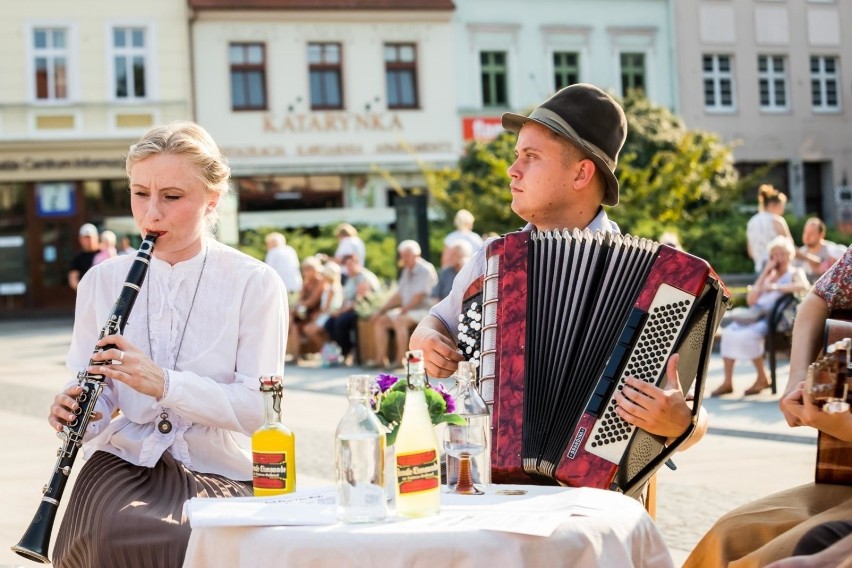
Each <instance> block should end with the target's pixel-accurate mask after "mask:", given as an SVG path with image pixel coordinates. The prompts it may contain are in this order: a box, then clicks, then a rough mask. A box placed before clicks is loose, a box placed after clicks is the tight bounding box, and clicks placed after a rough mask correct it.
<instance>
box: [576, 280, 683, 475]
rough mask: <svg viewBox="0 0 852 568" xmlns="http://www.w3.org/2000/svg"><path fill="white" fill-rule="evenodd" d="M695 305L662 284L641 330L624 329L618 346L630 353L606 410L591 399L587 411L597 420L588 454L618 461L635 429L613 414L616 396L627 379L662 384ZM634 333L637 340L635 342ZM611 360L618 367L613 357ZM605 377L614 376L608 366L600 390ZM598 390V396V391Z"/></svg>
mask: <svg viewBox="0 0 852 568" xmlns="http://www.w3.org/2000/svg"><path fill="white" fill-rule="evenodd" d="M694 301H695V297H694V296H692V295H690V294H688V293H686V292H683V291H682V290H679V289H677V288H674V287H672V286H669V285H668V284H662V285H661V286H660V288H659V290H658V291H657V294H656V296H655V297H654V300H653V302H652V303H651V306H650V308H649V310H648V313H647V317H646V318H645V322H644V325H643V326H642V328H641V330H637V329H631V327H630V326H627V327H626V328H625V330H624V333H623V334H622V337H621V338H620V339H619V343H621V344H622V345H623V346H625V347H626V346H629V345H632V351H631V352H630V355H629V356H628V357H627V360H626V363H625V364H624V365H623V371H622V372H621V373H620V375H619V377H618V380H617V382H616V386H615V389H613V390H611V391H610V392H611V393H612V394H611V396H610V398H609V401H608V403H607V404H606V405H605V407H604V408H603V409H601V408H600V404H599V400H600V399H598V400H596V399H595V396H593V397H592V400H591V402H590V405H589V408H588V410H589V412H590V413H591V414H595V415H597V416H598V420H597V421H596V422H595V426H594V428H593V430H592V432H591V435H590V436H589V438H588V440H587V442H586V447H585V450H586V451H587V452H589V453H591V454H594V455H597V456H599V457H601V458H603V459H605V460H607V461H610V462H613V463H618V462H619V461H620V460H621V458H622V456H623V455H624V453H625V449H626V447H627V445H628V444H629V443H630V439H631V436H632V435H633V432H634V431H635V430H636V427H635V426H633V425H631V424H628V423H627V422H625V421H624V420H623V419H622V418H621V417H620V416H619V415H618V414H617V413H616V412H615V408H616V406H617V405H616V403H615V395H616V394H617V393H618V392H619V391H621V389H622V388H623V387H624V382H625V380H626V379H627V377H628V376H633V377H635V378H637V379H640V380H643V381H645V382H648V383H651V384H658V383H659V382H660V381H661V380H665V369H666V362H667V361H668V359H669V357H671V355H672V352H673V351H674V348H675V342H676V339H677V338H678V336H679V335H680V333H681V330H682V329H683V327H684V325H685V324H686V323H687V316H688V315H689V313H690V308H691V307H692V304H693V302H694ZM636 333H638V338H636V339H634V337H635V335H636ZM617 351H618V349H617V350H616V352H617ZM611 360H614V361H615V362H616V363H618V358H617V355H616V354H615V353H614V354H613V357H611ZM621 360H622V361H623V360H624V359H623V358H622V359H621ZM618 366H621V365H620V364H619V365H618ZM608 373H613V371H611V370H610V368H609V366H607V371H605V372H604V377H603V378H602V380H601V385H599V387H602V386H603V385H606V387H610V386H611V385H612V374H610V376H609V377H608V376H607V374H608ZM598 390H599V392H600V390H601V389H600V388H599V389H598ZM606 390H609V388H607V389H606ZM598 396H599V395H598ZM595 406H597V408H595Z"/></svg>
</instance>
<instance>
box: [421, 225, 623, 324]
mask: <svg viewBox="0 0 852 568" xmlns="http://www.w3.org/2000/svg"><path fill="white" fill-rule="evenodd" d="M533 229H535V227H534V226H533V225H532V224H531V223H527V225H526V226H525V227H524V228H523V229H521V230H522V231H532V230H533ZM586 229H588V230H590V231H592V232H594V231H604V232H611V233H618V232H619V229H618V225H616V224H615V223H614V222H612V221H610V220H609V217H607V214H606V212H605V211H604V210H603V208H601V210H600V211H599V212H598V214H597V216H595V218H594V219H592V222H591V223H589V225H588V226H587V227H586ZM495 238H496V237H495ZM491 240H493V239H489V240H488V241H486V242H485V244H486V245H487V244H488V243H489V242H491ZM487 251H488V247H487V246H482V247H480V249H479V250H478V251H476V252H475V253H473V256H471V257H470V260H469V261H468V262H467V263H465V265H464V266H462V269H461V270H460V271H459V273H458V274H456V278H455V280H453V289H452V290H451V291H450V293H449V295H447V297H446V298H444V299H443V300H441V301H440V302H438V303H437V304H435V305H434V306H432V309H430V310H429V315H432V316H435V317H436V318H438V319H439V320H441V321H442V322H444V326H445V327H446V328H447V330H448V331H449V332H450V334H451V335H452V336H453V340H454V341H458V334H459V330H458V317H459V314H461V313H462V303H463V302H464V294H465V292H466V291H467V289H468V287H469V286H470V285H471V283H473V282H474V281H475V280H476V279H477V278H479V277H480V276H483V275H484V274H485V263H486V260H487V258H486V252H487Z"/></svg>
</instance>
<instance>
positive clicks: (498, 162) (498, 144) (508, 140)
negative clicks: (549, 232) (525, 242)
mask: <svg viewBox="0 0 852 568" xmlns="http://www.w3.org/2000/svg"><path fill="white" fill-rule="evenodd" d="M514 148H515V135H514V134H512V133H510V132H506V133H504V134H501V135H500V136H498V137H497V138H496V139H495V140H492V141H490V142H485V143H483V142H472V143H470V144H468V145H467V147H466V148H465V153H464V155H463V156H462V157H461V158H460V159H459V164H458V166H457V167H455V168H445V169H442V170H426V171H425V174H426V181H427V184H428V186H429V192H430V193H431V195H432V199H433V200H434V203H435V204H436V205H437V206H438V207H439V208H440V210H441V211H443V213H444V218H445V223H444V226H442V227H433V228H436V229H443V230H444V231H445V232H447V231H450V230H452V219H453V217H454V216H455V214H456V211H458V210H459V209H467V210H468V211H470V212H471V213H473V216H474V217H475V218H476V224H475V225H474V230H475V231H476V232H478V233H489V232H496V233H505V232H507V231H512V230H515V229H517V228H518V227H521V226H523V224H524V222H523V220H522V219H521V218H520V217H518V216H517V215H516V214H515V213H514V212H513V211H512V208H511V204H512V194H511V193H510V192H509V175H508V174H507V173H506V170H508V169H509V165H511V163H512V162H513V161H514V159H515V155H514Z"/></svg>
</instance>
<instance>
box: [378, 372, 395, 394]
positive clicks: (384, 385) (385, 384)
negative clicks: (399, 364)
mask: <svg viewBox="0 0 852 568" xmlns="http://www.w3.org/2000/svg"><path fill="white" fill-rule="evenodd" d="M398 380H399V379H398V378H397V377H394V376H393V375H386V374H385V373H381V374H380V375H379V376H378V378H377V379H376V384H377V385H379V392H387V390H388V389H389V388H391V387H392V386H393V385H394V384H395V383H396V382H397V381H398Z"/></svg>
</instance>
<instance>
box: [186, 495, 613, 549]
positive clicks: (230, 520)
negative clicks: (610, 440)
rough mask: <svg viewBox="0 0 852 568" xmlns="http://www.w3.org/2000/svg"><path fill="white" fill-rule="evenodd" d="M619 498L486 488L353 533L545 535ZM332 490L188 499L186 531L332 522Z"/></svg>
mask: <svg viewBox="0 0 852 568" xmlns="http://www.w3.org/2000/svg"><path fill="white" fill-rule="evenodd" d="M623 499H624V497H623V496H620V495H617V494H615V493H612V492H610V491H602V490H599V489H587V488H581V489H567V488H564V487H541V486H520V485H492V486H489V487H488V488H487V490H486V494H485V495H479V496H471V495H455V494H451V493H447V492H444V493H442V494H441V513H440V515H437V516H434V517H426V518H422V519H405V518H401V517H394V518H391V519H389V521H388V522H384V523H373V524H368V525H360V526H359V527H358V531H359V532H368V533H369V532H397V531H399V532H405V531H408V530H412V529H416V528H418V527H424V528H425V527H430V528H431V529H434V528H446V529H447V530H455V531H457V530H459V529H462V528H467V529H470V530H482V529H485V530H496V531H504V532H514V533H520V534H529V535H538V536H549V535H551V534H552V533H553V531H554V530H556V528H557V527H558V526H559V525H560V524H562V523H563V522H565V520H566V518H567V517H569V516H571V515H579V516H594V515H599V514H601V513H602V512H603V511H605V510H607V509H609V510H612V507H613V505H614V504H616V503H615V502H614V501H613V500H621V501H618V503H617V504H616V505H622V504H623ZM335 508H336V490H335V488H334V487H327V488H321V489H313V490H305V491H297V492H295V493H292V494H289V495H282V496H278V497H239V498H231V499H198V498H195V499H190V500H189V501H187V503H186V505H185V509H186V513H187V516H188V517H189V521H190V525H191V526H192V528H198V527H212V526H288V525H289V526H312V525H334V524H337V522H338V521H337V518H336V517H335Z"/></svg>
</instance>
